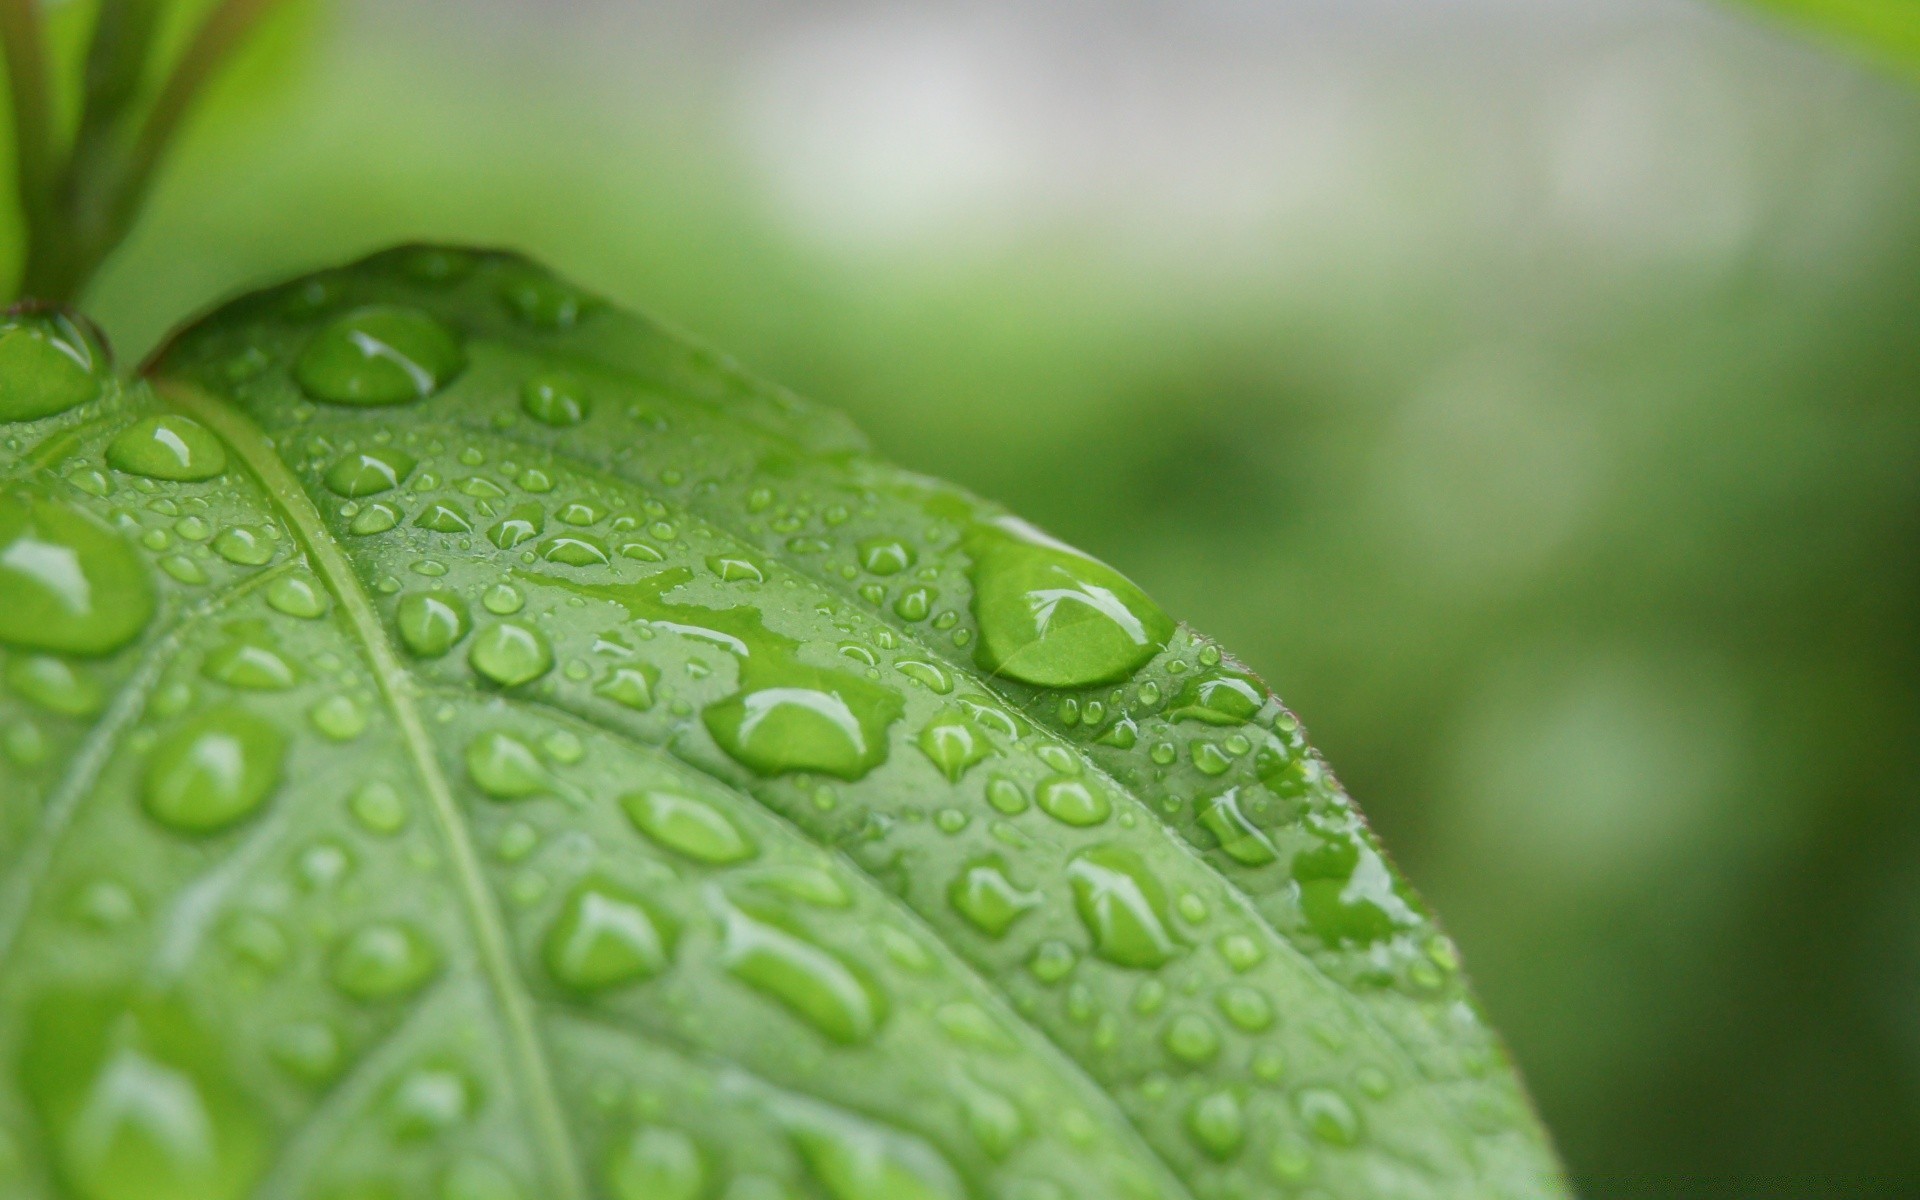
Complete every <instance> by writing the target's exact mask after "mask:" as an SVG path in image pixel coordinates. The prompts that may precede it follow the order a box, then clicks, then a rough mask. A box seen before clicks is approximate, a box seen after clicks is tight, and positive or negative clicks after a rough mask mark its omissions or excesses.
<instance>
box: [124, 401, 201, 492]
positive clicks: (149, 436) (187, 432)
mask: <svg viewBox="0 0 1920 1200" xmlns="http://www.w3.org/2000/svg"><path fill="white" fill-rule="evenodd" d="M107 465H109V466H111V467H112V468H113V469H114V470H116V471H125V472H126V473H127V474H129V475H144V476H146V477H147V478H149V479H166V480H171V481H174V482H179V483H192V482H198V481H200V480H204V479H212V478H214V477H215V476H217V475H219V474H220V473H221V472H223V471H225V470H226V469H227V448H226V447H225V446H223V445H221V444H220V439H219V438H217V437H215V436H214V435H213V431H212V430H210V429H208V428H207V427H206V426H205V425H202V424H201V423H200V422H198V421H196V420H194V419H193V418H192V417H182V416H177V415H174V414H171V413H170V414H168V415H166V416H160V417H142V418H141V419H140V420H138V421H135V422H134V423H133V424H131V425H129V426H127V427H126V428H125V429H123V430H121V431H120V433H119V434H118V436H116V437H115V438H114V439H113V441H112V442H110V443H108V445H107Z"/></svg>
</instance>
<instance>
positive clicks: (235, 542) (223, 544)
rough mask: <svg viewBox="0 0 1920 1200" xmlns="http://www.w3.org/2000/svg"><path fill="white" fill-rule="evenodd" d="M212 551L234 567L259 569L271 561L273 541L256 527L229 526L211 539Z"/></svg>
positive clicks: (262, 530)
mask: <svg viewBox="0 0 1920 1200" xmlns="http://www.w3.org/2000/svg"><path fill="white" fill-rule="evenodd" d="M213 550H214V553H216V554H218V555H219V556H220V557H221V558H224V559H226V560H227V561H228V562H230V563H233V564H234V565H236V566H242V567H260V566H265V565H266V564H267V563H269V562H271V561H273V540H272V539H271V538H269V537H268V536H267V533H266V531H265V530H264V529H262V528H260V527H259V526H258V525H229V526H228V527H227V528H225V529H223V530H221V531H220V533H219V534H218V535H217V536H216V537H215V538H214V539H213Z"/></svg>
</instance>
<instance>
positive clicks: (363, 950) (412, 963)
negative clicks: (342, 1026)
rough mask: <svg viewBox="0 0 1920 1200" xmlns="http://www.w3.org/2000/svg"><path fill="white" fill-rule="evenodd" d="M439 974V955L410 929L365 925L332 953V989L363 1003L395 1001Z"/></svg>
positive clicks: (397, 925) (395, 925)
mask: <svg viewBox="0 0 1920 1200" xmlns="http://www.w3.org/2000/svg"><path fill="white" fill-rule="evenodd" d="M439 970H440V958H439V955H437V954H435V953H434V950H433V947H432V946H431V945H429V944H428V942H427V940H426V938H424V937H422V936H421V935H420V934H419V933H418V932H417V931H416V930H414V929H413V928H412V927H411V926H408V925H401V924H398V923H394V922H381V923H378V924H374V925H367V926H364V927H362V928H360V929H357V930H355V931H354V932H353V933H352V934H350V935H348V937H347V940H346V941H345V942H344V943H342V944H341V946H340V948H339V949H338V950H336V951H335V952H334V955H333V966H332V971H331V978H332V979H333V986H335V987H337V988H339V989H340V990H341V991H342V992H343V993H345V994H346V995H348V996H350V997H352V998H353V999H355V1000H359V1001H362V1002H363V1003H369V1004H372V1003H377V1002H379V1001H383V1000H398V999H401V998H402V997H405V996H411V995H412V994H413V993H415V992H417V991H419V990H420V989H421V988H422V987H424V986H425V985H426V983H427V981H428V980H430V979H432V978H433V977H434V975H435V974H437V973H438V972H439Z"/></svg>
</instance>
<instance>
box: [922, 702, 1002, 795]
mask: <svg viewBox="0 0 1920 1200" xmlns="http://www.w3.org/2000/svg"><path fill="white" fill-rule="evenodd" d="M918 744H919V746H920V751H921V753H923V754H925V755H926V756H927V758H928V759H930V760H931V761H932V762H933V765H934V766H936V767H938V768H940V773H941V774H942V775H945V776H946V777H947V781H948V782H949V783H959V782H960V777H961V776H963V775H965V774H966V773H967V771H968V769H969V768H971V767H972V766H973V765H974V764H975V763H977V762H979V761H980V760H981V759H983V758H985V757H986V756H987V753H988V750H989V749H990V747H989V745H988V743H987V735H986V733H985V731H983V730H982V729H981V728H980V727H979V726H978V725H975V724H974V723H973V722H972V721H970V720H968V719H967V717H966V715H965V714H963V713H959V712H946V713H942V714H941V715H940V716H938V717H936V718H934V720H933V721H931V722H930V723H929V724H928V725H927V727H926V728H925V729H922V730H921V731H920V738H919V742H918Z"/></svg>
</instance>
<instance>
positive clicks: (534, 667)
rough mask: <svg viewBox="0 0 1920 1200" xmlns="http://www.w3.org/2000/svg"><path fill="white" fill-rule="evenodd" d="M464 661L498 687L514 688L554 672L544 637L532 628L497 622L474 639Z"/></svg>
mask: <svg viewBox="0 0 1920 1200" xmlns="http://www.w3.org/2000/svg"><path fill="white" fill-rule="evenodd" d="M467 661H468V662H469V663H470V664H472V666H473V669H474V670H475V671H477V672H479V673H480V674H481V675H482V676H484V677H486V678H487V679H489V680H492V681H493V682H494V683H497V684H499V685H500V686H501V687H516V686H518V685H520V684H523V683H531V682H532V681H534V680H536V679H538V678H540V677H541V676H542V675H545V674H546V673H547V672H548V671H550V670H552V669H553V649H552V647H551V646H549V645H548V644H547V639H546V635H544V634H542V633H541V632H540V631H539V630H537V629H535V628H533V627H532V626H531V625H526V624H522V623H521V622H519V621H500V622H496V623H495V624H492V625H489V626H487V627H486V628H485V629H483V630H481V631H480V632H479V634H478V635H476V636H475V637H474V639H473V645H472V646H471V647H469V648H468V650H467Z"/></svg>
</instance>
